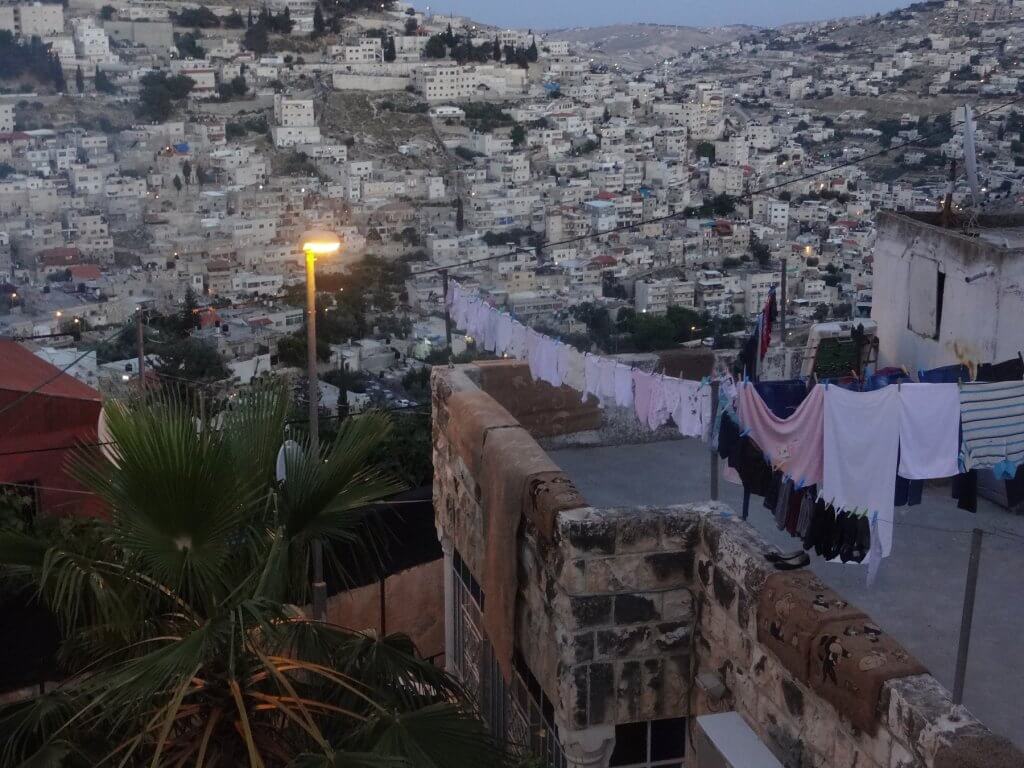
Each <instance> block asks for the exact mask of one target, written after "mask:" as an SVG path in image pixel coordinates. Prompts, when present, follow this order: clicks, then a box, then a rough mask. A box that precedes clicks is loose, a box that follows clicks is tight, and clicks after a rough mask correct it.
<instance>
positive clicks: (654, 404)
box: [447, 281, 712, 440]
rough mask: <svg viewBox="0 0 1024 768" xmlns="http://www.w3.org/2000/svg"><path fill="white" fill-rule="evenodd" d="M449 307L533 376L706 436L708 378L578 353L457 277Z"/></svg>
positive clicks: (487, 346) (648, 420) (480, 340)
mask: <svg viewBox="0 0 1024 768" xmlns="http://www.w3.org/2000/svg"><path fill="white" fill-rule="evenodd" d="M447 309H448V310H449V313H450V316H451V318H452V321H453V322H454V323H455V325H456V327H458V328H461V329H463V330H465V331H466V334H467V335H468V336H470V337H471V338H473V339H475V340H476V342H477V344H478V346H479V347H480V348H482V349H484V350H486V351H488V352H493V353H494V354H496V355H499V356H507V357H514V358H517V359H523V360H526V362H527V364H528V365H529V368H530V375H531V376H532V377H533V379H534V380H535V381H543V382H545V383H547V384H550V385H551V386H555V387H558V386H568V387H571V388H572V389H574V390H575V391H577V392H580V393H581V395H582V399H583V400H584V401H586V400H587V399H588V398H590V397H593V398H595V399H596V400H597V402H598V403H599V405H600V406H601V407H602V408H604V407H610V406H616V407H619V408H628V409H634V410H635V412H636V415H637V419H638V421H639V422H640V423H641V425H642V426H643V427H645V428H646V429H650V430H656V429H659V428H660V427H662V426H664V425H666V424H667V423H668V422H669V421H670V420H671V421H672V422H674V424H675V426H676V429H677V430H678V431H679V433H680V434H681V435H682V436H684V437H697V438H701V439H704V440H707V439H709V437H710V435H711V433H712V425H711V416H712V402H711V387H710V382H709V381H701V382H696V381H689V380H685V379H677V378H672V377H669V376H664V375H662V374H657V373H653V372H649V371H643V370H638V369H635V368H634V367H632V366H629V365H626V364H624V363H621V362H619V361H618V360H615V359H613V358H609V357H602V356H599V355H592V354H589V353H582V352H580V351H579V350H577V349H575V348H574V347H572V346H571V345H568V344H564V343H563V342H561V341H559V340H557V339H552V338H551V337H549V336H546V335H544V334H542V333H540V332H538V331H536V330H534V329H532V328H528V327H526V326H525V325H523V324H522V323H520V322H519V321H518V320H516V319H515V318H514V317H512V315H510V314H509V313H507V312H503V311H502V310H500V309H498V308H497V307H493V306H491V305H490V304H488V303H487V302H486V301H484V300H482V299H480V298H479V297H477V296H474V295H472V294H470V293H469V292H467V291H465V290H464V289H463V288H462V286H461V285H460V284H459V283H458V282H456V281H451V282H450V283H449V292H448V297H447ZM637 393H639V401H640V402H639V404H638V402H637Z"/></svg>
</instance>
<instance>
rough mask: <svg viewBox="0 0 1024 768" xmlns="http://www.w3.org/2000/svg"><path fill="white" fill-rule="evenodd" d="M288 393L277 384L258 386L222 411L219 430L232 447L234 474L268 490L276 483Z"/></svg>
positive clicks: (244, 393) (242, 394)
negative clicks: (278, 453) (250, 479)
mask: <svg viewBox="0 0 1024 768" xmlns="http://www.w3.org/2000/svg"><path fill="white" fill-rule="evenodd" d="M288 408H289V399H288V391H287V389H285V387H284V386H283V385H282V384H280V383H278V382H272V383H267V384H258V385H255V386H253V387H251V388H250V389H248V390H246V391H245V392H243V393H241V394H240V395H239V396H238V398H237V399H236V400H235V401H233V402H232V403H231V406H230V407H229V408H228V409H227V410H226V411H224V413H223V416H222V422H221V427H222V430H223V432H224V435H225V437H226V438H227V441H228V443H229V445H230V447H231V454H232V456H233V457H234V461H235V471H236V472H238V473H240V474H244V475H247V476H250V477H253V478H256V479H258V480H259V482H260V483H261V484H262V485H264V486H266V487H269V486H271V485H272V484H273V483H274V482H275V479H276V478H275V477H274V470H275V467H276V465H277V452H278V450H279V449H280V447H281V443H282V435H283V434H284V428H285V420H286V419H287V417H288Z"/></svg>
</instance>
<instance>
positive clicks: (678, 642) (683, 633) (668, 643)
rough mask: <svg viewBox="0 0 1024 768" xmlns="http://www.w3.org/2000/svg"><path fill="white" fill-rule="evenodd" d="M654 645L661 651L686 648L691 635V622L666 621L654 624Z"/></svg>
mask: <svg viewBox="0 0 1024 768" xmlns="http://www.w3.org/2000/svg"><path fill="white" fill-rule="evenodd" d="M656 629H657V633H656V634H655V637H654V645H655V647H656V648H657V649H658V650H659V651H660V652H662V653H679V652H681V651H685V650H688V649H689V647H690V640H691V637H692V635H693V624H691V623H690V622H688V621H667V622H662V623H661V624H658V625H657V626H656Z"/></svg>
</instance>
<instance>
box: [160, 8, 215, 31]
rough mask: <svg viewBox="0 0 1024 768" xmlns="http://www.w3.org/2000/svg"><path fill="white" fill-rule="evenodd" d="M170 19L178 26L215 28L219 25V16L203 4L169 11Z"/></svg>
mask: <svg viewBox="0 0 1024 768" xmlns="http://www.w3.org/2000/svg"><path fill="white" fill-rule="evenodd" d="M171 19H173V21H174V23H175V25H177V26H179V27H188V28H190V29H216V28H217V27H219V26H220V17H219V16H217V14H215V13H214V12H213V11H211V10H210V9H209V8H207V7H206V6H205V5H201V6H199V7H198V8H182V9H181V10H180V11H177V12H174V11H172V12H171Z"/></svg>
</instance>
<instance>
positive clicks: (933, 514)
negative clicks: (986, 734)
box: [549, 440, 1024, 747]
mask: <svg viewBox="0 0 1024 768" xmlns="http://www.w3.org/2000/svg"><path fill="white" fill-rule="evenodd" d="M549 454H550V455H551V458H552V459H553V460H554V461H555V463H556V464H558V465H559V466H560V467H561V468H562V469H563V470H565V471H566V472H567V473H568V474H569V475H570V476H571V477H572V479H573V480H574V481H575V483H576V485H577V487H578V488H579V489H580V490H581V491H582V493H583V495H584V497H585V498H586V499H587V501H588V502H589V503H590V504H591V505H593V506H595V507H635V506H656V505H666V504H685V503H688V502H698V501H706V500H707V499H708V497H709V483H708V472H709V466H710V459H709V457H708V451H707V449H706V447H705V446H704V445H702V444H701V443H699V442H697V441H695V440H669V441H664V442H656V443H645V444H630V445H616V446H611V447H602V448H570V449H559V450H551V451H549ZM719 488H720V499H721V501H723V502H725V503H727V504H729V505H730V506H732V508H733V509H734V510H736V514H737V515H738V514H739V513H740V510H741V509H742V506H743V489H742V487H741V486H739V485H734V484H732V483H730V482H727V481H725V480H724V479H722V480H721V482H720V483H719ZM761 502H762V500H761V498H760V497H757V496H754V497H751V502H750V517H749V521H750V524H751V525H753V526H754V528H756V529H757V530H758V532H759V533H760V534H761V535H762V536H764V538H765V539H767V540H768V541H769V542H771V543H772V544H775V545H777V546H778V547H779V548H780V550H782V551H784V552H788V551H792V550H794V549H798V548H799V546H800V544H799V542H798V541H797V540H796V539H794V538H792V537H790V536H789V535H788V534H786V533H785V532H780V531H779V530H778V529H777V528H776V527H775V522H774V519H773V518H772V515H771V513H769V512H768V510H766V509H765V508H764V507H763V506H762V504H761ZM896 521H897V527H896V531H895V541H894V543H893V551H892V556H891V557H889V558H887V559H886V560H885V561H883V563H882V566H881V570H880V572H879V575H878V578H877V580H876V581H875V584H874V585H873V586H872V587H868V586H867V584H866V576H867V569H866V568H865V567H864V566H857V565H842V564H837V563H827V562H825V561H824V560H822V559H821V558H819V557H815V556H814V555H813V553H812V555H811V568H812V569H813V570H814V572H815V573H817V574H818V575H819V576H820V577H821V578H822V579H823V580H824V581H825V582H826V583H827V584H828V585H829V586H831V587H832V588H834V589H835V590H837V591H838V592H840V593H841V594H843V595H844V596H845V597H846V598H848V599H849V600H850V601H851V602H853V603H854V604H856V605H858V606H859V607H861V608H863V609H864V610H865V611H867V612H868V613H869V614H870V615H871V616H872V617H873V618H874V619H875V620H876V621H878V622H879V623H880V624H881V625H882V626H883V627H884V628H885V629H886V630H887V631H888V632H890V633H892V635H893V636H894V637H895V638H896V639H897V640H898V641H899V642H900V643H902V644H903V645H904V646H905V647H906V648H907V649H908V650H909V651H911V653H913V654H914V655H915V656H917V658H918V659H919V660H920V661H921V662H922V663H923V664H924V665H925V666H927V667H928V668H929V670H930V671H931V673H932V674H933V675H934V676H935V677H936V678H937V679H938V680H939V682H941V683H942V684H943V685H944V686H946V687H947V688H948V689H950V690H952V688H953V677H954V668H955V664H956V646H957V639H958V637H959V633H960V617H961V610H962V605H963V594H964V583H965V579H966V574H967V560H968V551H969V548H970V538H971V535H970V534H971V529H972V528H974V527H975V526H977V527H979V528H981V529H982V530H984V531H985V532H986V533H990V534H992V535H988V536H986V537H985V539H984V543H983V545H982V558H981V569H980V574H979V580H978V593H977V601H976V604H975V613H974V626H973V632H972V636H971V647H970V657H969V661H968V666H967V678H966V684H965V690H964V704H965V705H966V706H967V707H968V709H970V711H971V712H972V713H973V714H974V715H975V717H977V718H978V719H980V720H981V721H982V722H984V723H986V725H988V726H989V727H990V728H991V729H992V730H993V731H995V732H996V733H999V734H1001V735H1003V736H1006V737H1008V738H1010V739H1012V740H1013V741H1014V742H1015V743H1016V744H1017V745H1018V746H1021V747H1024V707H1022V706H1020V703H1019V702H1020V696H1021V694H1022V692H1024V658H1022V657H1021V656H1020V654H1019V653H1016V652H1015V650H1016V649H1019V648H1020V647H1021V638H1022V637H1024V597H1022V595H1024V517H1020V516H1015V515H1012V514H1010V513H1008V512H1007V511H1006V510H1003V509H1000V508H999V507H997V506H995V505H994V504H991V503H989V502H987V501H985V500H984V499H979V501H978V512H977V514H976V515H975V514H971V513H969V512H964V511H963V510H959V509H957V508H956V502H955V501H954V500H953V499H952V498H951V497H950V495H949V487H948V486H942V485H934V486H932V487H928V488H926V489H925V493H924V498H923V500H922V503H921V505H920V506H916V507H901V508H897V510H896ZM1015 537H1019V538H1015Z"/></svg>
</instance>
